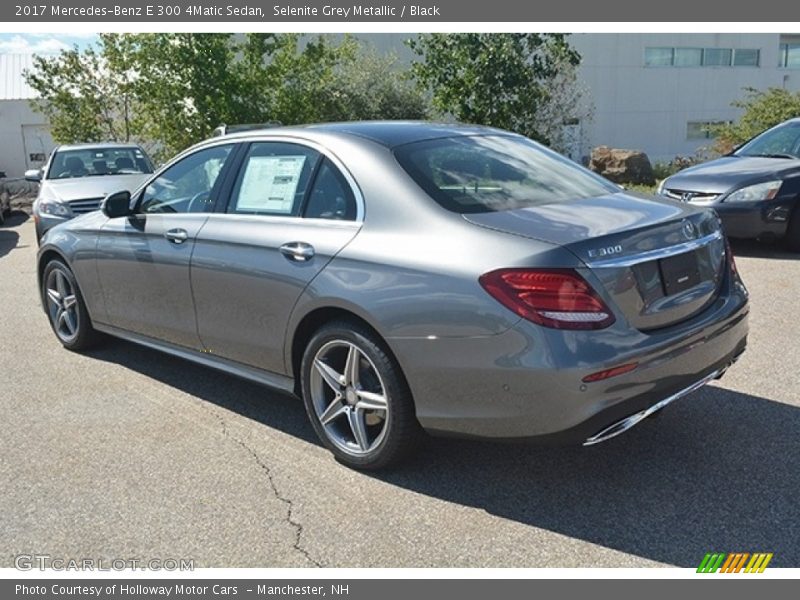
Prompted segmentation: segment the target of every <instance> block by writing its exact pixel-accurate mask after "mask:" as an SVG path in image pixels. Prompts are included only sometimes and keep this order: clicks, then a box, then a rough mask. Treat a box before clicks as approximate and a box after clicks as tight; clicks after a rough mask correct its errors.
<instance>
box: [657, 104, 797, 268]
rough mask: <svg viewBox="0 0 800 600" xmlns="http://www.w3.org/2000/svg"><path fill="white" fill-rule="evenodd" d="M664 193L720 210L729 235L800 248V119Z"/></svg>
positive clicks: (686, 174)
mask: <svg viewBox="0 0 800 600" xmlns="http://www.w3.org/2000/svg"><path fill="white" fill-rule="evenodd" d="M658 192H659V193H660V194H661V195H663V196H666V197H667V198H671V199H673V200H679V201H681V202H689V203H691V204H695V205H699V206H708V207H711V208H714V209H715V210H716V211H717V214H719V216H720V218H721V219H722V223H723V226H724V228H725V232H726V233H727V235H728V236H729V237H732V238H751V239H756V238H757V239H764V240H784V241H785V242H786V244H787V246H788V247H789V248H790V249H791V250H793V251H795V252H800V119H790V120H788V121H785V122H783V123H781V124H780V125H776V126H775V127H773V128H771V129H768V130H766V131H765V132H763V133H761V134H760V135H758V136H756V137H755V138H753V139H752V140H750V141H749V142H747V143H745V144H743V145H742V146H740V147H739V148H737V149H736V150H735V151H734V152H732V153H731V154H729V155H727V156H723V157H722V158H718V159H716V160H712V161H709V162H706V163H702V164H699V165H696V166H693V167H689V168H687V169H684V170H682V171H680V172H678V173H676V174H675V175H673V176H672V177H668V178H667V179H665V180H664V181H663V182H662V183H661V184H660V185H659V188H658Z"/></svg>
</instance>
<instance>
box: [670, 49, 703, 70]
mask: <svg viewBox="0 0 800 600" xmlns="http://www.w3.org/2000/svg"><path fill="white" fill-rule="evenodd" d="M702 63H703V49H702V48H675V66H676V67H699V66H700V65H701V64H702Z"/></svg>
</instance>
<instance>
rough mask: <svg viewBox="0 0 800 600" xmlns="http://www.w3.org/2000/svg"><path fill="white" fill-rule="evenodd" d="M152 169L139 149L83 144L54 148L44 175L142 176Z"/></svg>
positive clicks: (58, 176)
mask: <svg viewBox="0 0 800 600" xmlns="http://www.w3.org/2000/svg"><path fill="white" fill-rule="evenodd" d="M152 172H153V164H152V163H151V162H150V159H149V158H148V157H147V155H146V154H145V153H144V151H143V150H142V149H141V148H138V147H135V146H133V147H130V148H128V147H115V148H103V147H97V148H92V147H85V148H75V149H72V150H60V151H57V152H56V153H55V154H54V155H53V159H52V160H51V161H50V169H49V171H48V174H47V178H48V179H69V178H75V177H95V176H100V175H141V174H142V173H152Z"/></svg>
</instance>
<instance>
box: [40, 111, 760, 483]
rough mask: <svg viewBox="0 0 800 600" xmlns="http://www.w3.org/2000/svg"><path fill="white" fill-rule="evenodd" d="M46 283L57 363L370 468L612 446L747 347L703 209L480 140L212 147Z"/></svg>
mask: <svg viewBox="0 0 800 600" xmlns="http://www.w3.org/2000/svg"><path fill="white" fill-rule="evenodd" d="M38 272H39V283H40V286H41V290H42V301H43V303H44V306H45V308H46V312H47V314H48V316H49V318H50V321H51V324H52V326H53V329H54V331H55V333H56V335H57V337H58V339H59V340H60V341H61V343H62V344H63V345H64V346H66V347H67V348H70V349H75V350H78V349H82V348H85V347H87V346H88V345H89V344H90V343H91V342H93V341H94V339H95V338H96V337H97V335H98V332H103V333H107V334H111V335H114V336H118V337H121V338H124V339H127V340H131V341H134V342H138V343H141V344H145V345H148V346H151V347H154V348H158V349H160V350H164V351H166V352H170V353H172V354H175V355H178V356H181V357H183V358H186V359H189V360H193V361H196V362H199V363H202V364H206V365H208V366H211V367H214V368H218V369H222V370H224V371H227V372H229V373H233V374H236V375H239V376H243V377H247V378H249V379H252V380H255V381H259V382H262V383H265V384H268V385H271V386H274V387H277V388H281V389H283V390H286V391H289V392H293V393H295V394H297V395H298V396H301V397H302V398H303V401H304V402H305V406H306V409H307V412H308V414H309V417H310V419H311V422H312V425H313V427H314V429H315V430H316V432H317V434H318V435H319V437H320V439H321V440H322V441H323V443H324V444H325V445H326V446H327V447H328V448H329V449H330V450H331V451H332V452H333V453H334V454H335V456H336V457H337V458H338V459H339V460H341V461H342V462H344V463H346V464H348V465H350V466H353V467H356V468H365V469H375V468H380V467H385V466H387V465H390V464H393V463H395V462H397V461H398V460H399V459H401V458H402V457H403V456H405V455H406V454H407V453H408V452H409V451H410V450H413V449H414V448H415V447H416V446H417V445H418V444H417V441H418V439H419V437H420V436H421V435H422V433H423V432H424V431H427V432H429V433H437V434H447V435H458V436H475V437H485V438H493V439H498V440H499V439H502V440H526V439H531V440H539V441H556V442H560V443H583V444H587V445H589V444H593V443H597V442H600V441H603V440H605V439H608V438H611V437H614V436H616V435H618V434H619V433H622V432H623V431H625V430H626V429H628V428H629V427H631V426H632V425H634V424H635V423H637V422H638V421H640V420H641V419H643V418H646V417H647V416H649V415H650V414H652V413H653V412H655V411H657V410H660V409H661V408H663V407H664V406H665V405H666V404H668V403H670V402H672V401H673V400H675V399H678V398H680V397H682V396H684V395H686V394H688V393H690V392H692V391H694V390H695V389H697V388H698V387H699V386H701V385H702V384H704V383H706V382H707V381H709V380H711V379H713V378H716V377H719V376H721V375H722V373H723V372H724V371H725V370H726V369H727V368H728V367H729V366H730V365H731V364H732V363H733V362H734V361H735V360H736V359H737V358H738V357H739V355H740V354H741V353H742V352H743V351H744V349H745V345H746V339H747V312H748V300H747V291H746V289H745V287H744V285H743V283H742V281H741V280H740V278H739V276H738V274H737V272H736V268H735V264H734V261H733V257H732V255H731V253H730V250H729V249H728V247H727V244H726V240H725V238H724V236H723V233H722V231H721V229H720V223H719V219H718V217H717V216H716V214H715V213H714V212H713V211H712V210H710V209H707V208H703V207H698V206H694V205H692V204H689V203H680V202H674V201H672V200H668V199H663V198H662V199H657V198H654V197H651V196H645V195H641V194H636V193H631V192H626V191H625V190H623V189H621V188H620V187H618V186H616V185H615V184H612V183H610V182H608V181H606V180H604V179H602V178H600V177H598V176H597V175H595V174H593V173H591V172H589V171H587V170H585V169H583V168H582V167H580V166H578V165H576V164H574V163H572V162H571V161H569V160H567V159H565V158H563V157H561V156H560V155H558V154H556V153H555V152H552V151H550V150H548V149H547V148H545V147H543V146H541V145H539V144H536V143H534V142H532V141H530V140H528V139H526V138H524V137H521V136H518V135H514V134H511V133H508V132H505V131H501V130H497V129H490V128H483V127H472V126H459V125H444V124H442V125H440V124H432V123H410V122H365V123H342V124H325V125H311V126H305V127H285V128H273V129H263V130H251V131H245V132H241V133H235V134H229V135H223V136H220V137H215V138H213V139H211V140H208V141H206V142H203V143H201V144H198V145H197V146H194V147H192V148H190V149H189V150H187V151H185V152H184V153H182V154H181V155H180V156H178V157H177V158H175V159H174V160H173V161H172V162H171V163H170V164H168V165H167V166H166V167H164V168H163V169H161V170H160V171H159V172H157V173H155V174H154V175H153V176H152V177H151V178H150V179H149V180H148V181H147V182H145V183H144V184H143V185H142V187H140V188H139V189H138V190H136V191H134V192H133V193H132V194H130V193H128V192H119V193H116V194H111V195H110V196H108V197H107V198H106V199H105V201H104V203H103V206H102V211H97V212H92V213H89V214H85V215H81V216H79V217H77V218H75V219H73V220H70V221H67V222H65V223H64V224H61V225H58V226H56V227H54V228H53V229H51V230H50V231H48V232H47V233H46V234H45V236H44V237H43V239H42V242H41V248H40V250H39V269H38ZM709 426H712V425H709Z"/></svg>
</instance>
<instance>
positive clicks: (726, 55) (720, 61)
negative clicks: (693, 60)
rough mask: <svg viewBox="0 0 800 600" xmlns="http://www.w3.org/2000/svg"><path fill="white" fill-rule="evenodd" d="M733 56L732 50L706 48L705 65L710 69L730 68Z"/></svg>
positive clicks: (704, 54)
mask: <svg viewBox="0 0 800 600" xmlns="http://www.w3.org/2000/svg"><path fill="white" fill-rule="evenodd" d="M732 54H733V50H731V49H730V48H706V49H705V50H704V51H703V64H704V65H706V66H708V67H730V66H731V55H732Z"/></svg>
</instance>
